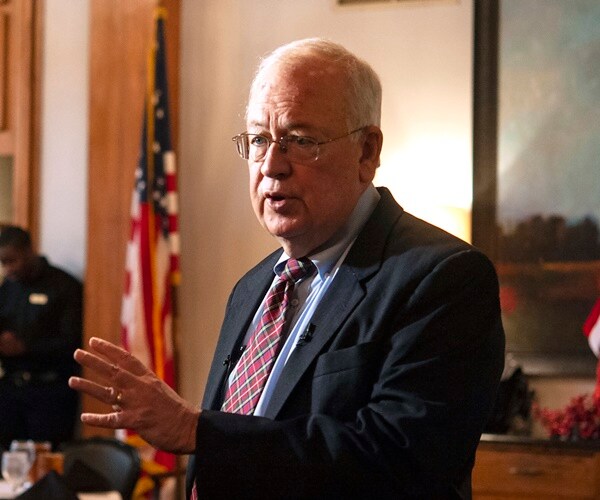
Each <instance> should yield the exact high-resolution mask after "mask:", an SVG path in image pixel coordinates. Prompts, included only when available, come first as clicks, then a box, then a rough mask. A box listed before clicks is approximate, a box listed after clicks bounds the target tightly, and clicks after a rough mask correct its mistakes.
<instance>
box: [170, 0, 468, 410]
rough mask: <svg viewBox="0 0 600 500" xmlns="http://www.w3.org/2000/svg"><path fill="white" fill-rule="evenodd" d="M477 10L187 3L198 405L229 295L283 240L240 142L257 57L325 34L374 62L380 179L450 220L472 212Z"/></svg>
mask: <svg viewBox="0 0 600 500" xmlns="http://www.w3.org/2000/svg"><path fill="white" fill-rule="evenodd" d="M472 10H473V7H472V2H471V1H469V0H463V1H440V0H429V1H415V2H402V3H397V2H394V3H392V4H389V5H386V4H379V5H370V6H367V7H343V8H342V7H339V6H337V5H336V4H335V1H334V0H302V1H301V2H299V1H298V0H204V1H202V2H199V1H197V0H183V3H182V18H181V21H182V34H181V43H182V59H181V103H180V104H181V106H180V108H181V115H180V120H181V121H180V130H181V137H180V161H179V164H180V181H181V182H180V185H181V235H182V274H183V283H182V286H181V290H180V311H181V312H182V314H181V319H180V322H181V323H180V328H179V331H180V335H181V342H182V345H185V349H183V350H182V352H180V371H181V372H182V379H183V380H182V382H181V389H182V391H183V394H184V396H186V397H187V398H188V399H190V400H192V401H197V400H198V398H199V397H200V396H201V394H202V391H203V386H204V380H205V377H206V374H207V370H208V365H209V362H210V360H211V357H212V352H213V348H214V344H215V342H216V338H217V336H218V329H219V326H220V324H221V321H222V315H223V309H224V306H225V302H226V299H227V295H228V293H229V290H230V289H231V287H232V285H233V284H234V283H235V281H236V280H237V279H238V278H239V277H240V276H241V275H242V274H243V273H244V272H245V271H246V270H247V269H248V268H249V267H251V266H252V265H253V264H254V263H256V262H257V261H258V260H259V259H260V258H262V257H263V256H264V255H265V254H266V252H267V251H268V250H271V249H273V248H275V247H276V244H275V242H274V241H272V240H271V239H270V238H269V237H268V236H266V235H265V234H264V232H263V231H262V229H261V228H260V227H259V225H258V223H257V222H256V220H255V218H254V215H253V214H252V211H251V208H250V204H249V201H248V194H247V186H246V185H247V172H246V165H245V163H244V162H243V161H242V160H240V159H239V158H238V157H237V154H236V153H235V151H234V147H233V143H232V142H231V137H232V136H233V135H234V134H236V133H238V132H240V131H242V130H243V129H244V121H243V114H244V105H245V101H246V96H247V91H248V86H249V83H250V80H251V78H252V75H253V72H254V69H255V66H256V63H257V62H258V60H259V57H260V56H262V55H264V54H265V53H267V52H268V51H270V50H272V49H273V48H275V47H276V46H278V45H280V44H282V43H285V42H288V41H291V40H294V39H297V38H303V37H308V36H323V37H327V38H331V39H333V40H336V41H338V42H341V43H342V44H344V45H345V46H346V47H348V48H349V49H350V50H352V51H353V52H355V53H356V54H357V55H359V56H361V57H362V58H364V59H366V60H367V61H369V62H370V63H371V64H372V66H373V67H374V68H375V70H376V71H377V72H378V73H379V74H380V77H381V79H382V83H383V88H384V112H383V118H382V119H383V124H382V125H383V126H382V128H383V132H384V150H383V158H382V167H381V169H380V173H379V177H378V179H377V181H378V182H377V183H378V184H379V183H384V184H386V185H388V186H389V187H391V189H392V191H393V192H394V194H395V196H396V197H397V199H398V200H399V202H400V203H401V204H403V205H404V206H405V208H407V209H408V210H411V211H413V212H414V213H416V214H417V215H421V216H426V217H427V218H429V219H430V220H432V221H434V222H438V223H440V224H442V225H443V221H442V220H441V217H440V214H442V217H443V216H446V215H448V214H450V216H452V215H454V214H455V213H459V215H461V214H462V215H465V216H467V215H468V211H469V210H470V206H471V154H470V151H471V103H472V101H471V75H472V71H471V64H472V55H471V51H472ZM431 207H433V210H432V211H429V212H427V211H426V208H427V209H430V208H431ZM448 207H450V208H449V209H448ZM436 218H437V220H436ZM447 227H450V226H447ZM461 234H463V235H465V237H468V230H467V231H465V230H462V232H461Z"/></svg>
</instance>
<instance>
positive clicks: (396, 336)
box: [187, 188, 504, 498]
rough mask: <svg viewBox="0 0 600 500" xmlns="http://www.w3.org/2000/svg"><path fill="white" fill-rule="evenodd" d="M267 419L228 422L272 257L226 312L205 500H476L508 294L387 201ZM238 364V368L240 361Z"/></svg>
mask: <svg viewBox="0 0 600 500" xmlns="http://www.w3.org/2000/svg"><path fill="white" fill-rule="evenodd" d="M379 191H380V194H381V200H380V202H379V204H378V205H377V207H376V209H375V211H374V213H373V214H372V215H371V217H370V218H369V220H368V222H367V223H366V225H365V227H364V228H363V230H362V231H361V233H360V235H359V236H358V238H357V240H356V242H355V243H354V245H353V246H352V248H351V250H350V252H349V253H348V255H347V257H346V259H345V261H344V263H343V265H342V266H341V268H340V269H339V272H338V274H337V276H336V278H335V280H334V281H333V283H332V284H331V287H330V288H329V290H328V291H327V293H326V295H325V296H324V297H323V300H322V302H321V303H320V304H319V306H318V308H317V310H316V311H315V313H314V316H313V318H312V320H311V323H312V325H313V332H312V337H311V338H310V339H307V341H305V342H304V343H303V344H302V345H300V346H299V347H297V348H296V349H295V351H294V352H293V353H292V355H291V357H290V359H289V360H288V362H287V364H286V365H285V368H284V370H283V372H282V374H281V377H280V379H279V381H278V383H277V385H276V387H275V391H274V393H273V397H272V399H271V401H270V403H269V405H268V407H267V408H266V414H265V416H264V417H254V416H244V415H232V414H226V413H222V412H219V411H218V409H219V407H220V405H221V402H222V399H223V390H224V387H225V384H226V376H227V372H228V363H227V362H225V363H224V361H225V360H227V359H228V356H232V355H233V356H234V357H235V355H234V353H235V352H236V351H237V349H238V348H239V345H240V343H241V342H242V340H243V337H244V334H245V332H246V329H247V328H248V325H249V323H250V321H251V320H252V317H253V315H254V313H255V311H256V309H257V308H258V306H259V304H260V302H261V300H262V298H263V297H264V295H265V294H266V291H267V289H268V286H269V285H270V283H271V281H272V278H273V265H274V263H275V262H276V260H277V258H278V257H279V255H280V254H281V251H277V252H274V253H273V254H272V255H270V256H269V257H267V258H266V259H265V260H264V261H262V262H261V263H260V264H258V265H257V266H256V267H255V268H254V269H252V270H251V271H250V272H248V273H247V274H246V275H245V276H244V277H243V278H242V279H241V280H240V281H239V282H238V283H237V285H236V286H235V288H234V290H233V292H232V294H231V296H230V298H229V302H228V304H227V309H226V313H225V320H224V322H223V326H222V329H221V334H220V338H219V341H218V344H217V348H216V352H215V357H214V360H213V364H212V367H211V370H210V373H209V377H208V382H207V386H206V391H205V397H204V400H203V403H202V408H203V411H202V413H201V415H200V418H199V421H198V430H197V448H196V453H195V456H192V457H191V459H190V463H189V466H188V484H187V486H188V492H189V488H190V486H191V483H192V481H193V479H194V478H196V479H197V484H198V491H199V494H200V498H212V497H220V498H361V497H364V498H469V497H470V474H471V469H472V467H473V462H474V456H475V450H476V447H477V444H478V442H479V438H480V435H481V432H482V429H483V426H484V424H485V422H486V419H487V417H488V414H489V412H490V409H491V407H492V405H493V402H494V400H495V394H496V390H497V386H498V383H499V379H500V375H501V372H502V367H503V361H504V333H503V330H502V325H501V320H500V307H499V301H498V284H497V278H496V273H495V271H494V268H493V266H492V264H491V263H490V261H489V260H488V259H487V258H486V257H485V256H484V255H483V254H481V253H480V252H479V251H478V250H476V249H475V248H474V247H472V246H470V245H468V244H467V243H465V242H463V241H462V240H460V239H458V238H455V237H454V236H451V235H449V234H448V233H446V232H444V231H442V230H440V229H438V228H436V227H434V226H432V225H430V224H428V223H426V222H424V221H422V220H419V219H417V218H415V217H413V216H412V215H410V214H408V213H406V212H404V211H403V210H402V208H401V207H400V206H399V205H398V204H397V203H396V202H395V201H394V199H393V197H392V196H391V194H390V193H389V191H387V190H386V189H383V188H380V189H379ZM229 365H231V363H229Z"/></svg>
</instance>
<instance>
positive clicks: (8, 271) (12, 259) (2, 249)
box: [0, 245, 32, 281]
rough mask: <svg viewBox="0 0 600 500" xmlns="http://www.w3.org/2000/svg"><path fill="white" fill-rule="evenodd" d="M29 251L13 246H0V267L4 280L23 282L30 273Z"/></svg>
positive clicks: (30, 253)
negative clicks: (0, 267)
mask: <svg viewBox="0 0 600 500" xmlns="http://www.w3.org/2000/svg"><path fill="white" fill-rule="evenodd" d="M31 256H32V252H31V250H29V249H27V248H18V247H14V246H13V245H4V246H0V265H2V272H3V274H4V276H5V277H6V279H9V280H11V281H23V280H24V279H26V278H27V277H28V276H29V274H30V271H31Z"/></svg>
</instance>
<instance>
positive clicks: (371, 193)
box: [229, 184, 380, 416]
mask: <svg viewBox="0 0 600 500" xmlns="http://www.w3.org/2000/svg"><path fill="white" fill-rule="evenodd" d="M379 198H380V196H379V193H378V192H377V189H375V187H374V186H373V185H372V184H371V185H370V186H369V187H368V188H367V189H366V190H365V192H364V193H363V194H362V195H361V197H360V198H359V200H358V203H357V204H356V207H355V208H354V210H353V211H352V214H351V215H350V217H349V218H348V221H347V222H346V224H345V226H344V227H343V228H342V230H341V231H340V232H339V236H338V237H337V238H335V240H334V241H333V242H332V244H331V245H330V246H328V247H327V248H325V249H324V250H320V251H319V252H317V253H315V254H312V255H309V256H308V258H309V259H310V260H311V261H312V262H313V264H314V265H315V266H316V268H317V272H316V273H313V274H312V275H311V276H308V277H306V278H304V279H302V280H301V281H299V282H298V283H297V285H296V286H295V288H294V291H293V295H292V300H291V307H292V310H291V311H290V313H289V314H290V324H289V327H288V329H287V331H288V336H287V339H286V340H285V343H284V344H283V346H282V348H281V351H280V353H279V355H278V357H277V359H276V360H275V363H274V365H273V369H272V370H271V374H270V375H269V378H268V380H267V383H266V385H265V388H264V390H263V392H262V394H261V397H260V399H259V401H258V404H257V406H256V408H255V410H254V415H257V416H261V415H263V414H264V411H265V409H266V408H267V406H268V404H269V401H270V399H271V395H272V393H273V390H274V388H275V386H276V384H277V381H278V380H279V377H280V375H281V372H282V370H283V367H284V366H285V364H286V363H287V360H288V359H289V357H290V355H291V354H292V352H293V351H294V349H295V348H296V346H297V345H298V341H299V340H300V337H301V335H303V334H305V335H306V333H305V332H307V331H310V330H312V328H311V324H310V320H311V318H312V316H313V314H314V312H315V310H316V309H317V307H318V305H319V303H320V302H321V299H322V298H323V296H324V295H325V293H326V292H327V289H328V288H329V286H330V285H331V283H332V282H333V280H334V279H335V276H336V274H337V271H338V269H339V268H340V266H341V265H342V262H344V259H345V258H346V255H347V254H348V251H349V250H350V247H351V246H352V243H354V240H355V239H356V237H357V236H358V234H359V233H360V231H361V229H362V228H363V226H364V225H365V223H366V222H367V219H368V218H369V216H370V215H371V213H372V212H373V210H374V209H375V206H376V205H377V203H378V202H379ZM288 259H289V255H287V254H286V253H285V252H284V253H283V254H282V255H281V257H280V258H279V260H278V261H277V263H276V264H275V267H274V269H273V271H274V273H275V276H274V278H273V282H275V279H276V278H277V275H278V274H279V273H281V271H282V270H283V268H284V266H285V262H286V261H287V260H288ZM265 298H266V296H265ZM263 307H264V299H263V303H262V304H261V305H260V307H259V308H258V310H257V311H256V314H255V315H254V319H253V320H252V323H251V324H250V327H249V328H248V331H247V332H246V338H245V339H244V345H246V344H247V343H248V341H249V339H250V336H251V335H252V332H253V331H254V329H255V328H256V325H257V324H258V322H259V321H260V317H261V315H262V311H263ZM311 333H312V332H311ZM318 334H319V332H318V331H315V332H314V335H318ZM235 373H236V370H235V369H234V370H232V374H231V376H230V378H229V382H230V383H231V380H232V379H233V376H234V374H235Z"/></svg>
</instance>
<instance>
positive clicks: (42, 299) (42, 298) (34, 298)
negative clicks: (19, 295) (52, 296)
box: [29, 293, 48, 306]
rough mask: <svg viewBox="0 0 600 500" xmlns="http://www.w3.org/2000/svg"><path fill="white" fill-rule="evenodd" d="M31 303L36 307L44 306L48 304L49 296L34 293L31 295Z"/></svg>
mask: <svg viewBox="0 0 600 500" xmlns="http://www.w3.org/2000/svg"><path fill="white" fill-rule="evenodd" d="M29 303H30V304H34V305H36V306H43V305H46V304H47V303H48V296H47V295H46V294H45V293H32V294H31V295H29Z"/></svg>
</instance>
